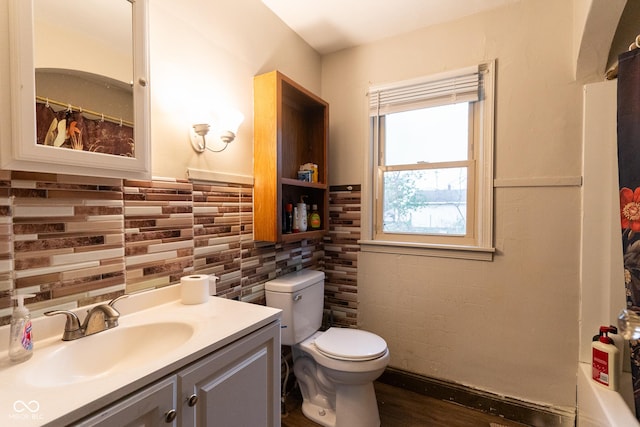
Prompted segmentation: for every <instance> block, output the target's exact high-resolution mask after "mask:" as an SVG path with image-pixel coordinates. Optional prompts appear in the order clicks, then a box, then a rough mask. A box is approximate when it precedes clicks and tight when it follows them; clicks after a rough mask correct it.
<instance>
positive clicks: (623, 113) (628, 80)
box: [618, 49, 640, 419]
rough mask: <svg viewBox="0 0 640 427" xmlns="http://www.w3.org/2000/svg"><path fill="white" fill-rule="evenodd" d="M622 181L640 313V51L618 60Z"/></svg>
mask: <svg viewBox="0 0 640 427" xmlns="http://www.w3.org/2000/svg"><path fill="white" fill-rule="evenodd" d="M618 64H619V65H618V178H619V181H620V220H621V230H622V251H623V258H624V277H625V280H624V281H625V291H626V299H627V307H628V308H630V309H633V310H640V49H636V50H632V51H630V52H625V53H623V54H622V55H620V57H619V58H618ZM630 348H631V373H632V377H633V395H634V400H635V404H636V418H638V419H640V341H631V342H630Z"/></svg>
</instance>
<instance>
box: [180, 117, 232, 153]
mask: <svg viewBox="0 0 640 427" xmlns="http://www.w3.org/2000/svg"><path fill="white" fill-rule="evenodd" d="M243 120H244V116H243V115H242V113H240V112H239V111H237V110H233V111H229V112H228V113H227V114H225V115H222V116H221V117H220V120H219V125H218V126H216V128H214V130H213V132H212V133H213V135H214V139H215V137H217V139H219V140H220V141H221V142H223V143H224V147H222V148H221V149H219V150H214V149H213V148H211V147H208V146H207V135H208V134H209V130H210V129H211V126H210V125H209V124H208V123H197V124H195V125H193V127H192V129H191V130H190V132H189V136H190V137H191V147H193V149H194V151H195V152H196V153H204V150H209V151H211V152H213V153H219V152H221V151H224V150H225V149H226V148H227V147H228V146H229V143H231V142H232V141H233V140H234V139H236V133H237V132H238V128H239V127H240V124H241V123H242V121H243ZM216 129H221V130H220V131H216Z"/></svg>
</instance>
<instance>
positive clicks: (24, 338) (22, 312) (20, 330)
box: [9, 294, 35, 363]
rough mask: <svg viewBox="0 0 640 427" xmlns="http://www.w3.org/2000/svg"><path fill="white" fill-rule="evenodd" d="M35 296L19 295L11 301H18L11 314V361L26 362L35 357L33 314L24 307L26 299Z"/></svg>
mask: <svg viewBox="0 0 640 427" xmlns="http://www.w3.org/2000/svg"><path fill="white" fill-rule="evenodd" d="M33 297H35V295H33V294H18V295H14V296H12V297H11V299H14V300H17V301H18V306H17V307H15V308H14V309H13V313H12V314H11V331H10V333H9V359H11V361H12V362H15V363H18V362H24V361H25V360H28V359H29V358H30V357H31V356H33V336H32V332H31V314H30V313H29V310H28V309H27V308H26V307H25V306H24V299H25V298H33Z"/></svg>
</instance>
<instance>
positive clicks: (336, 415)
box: [293, 328, 389, 427]
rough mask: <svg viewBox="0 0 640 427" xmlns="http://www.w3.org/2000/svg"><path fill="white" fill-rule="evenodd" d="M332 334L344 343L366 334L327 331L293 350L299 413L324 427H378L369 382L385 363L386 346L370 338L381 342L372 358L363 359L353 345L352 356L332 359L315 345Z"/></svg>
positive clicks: (375, 404)
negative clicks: (342, 339)
mask: <svg viewBox="0 0 640 427" xmlns="http://www.w3.org/2000/svg"><path fill="white" fill-rule="evenodd" d="M336 332H339V333H341V335H343V336H344V338H345V339H346V338H348V336H349V335H351V333H355V334H354V335H355V336H354V338H355V341H357V338H358V333H362V332H363V333H367V334H369V333H368V332H364V331H360V330H356V329H342V328H329V329H328V330H327V331H326V332H317V333H315V334H313V335H312V336H311V337H309V338H307V339H306V340H304V341H303V342H301V343H299V344H297V345H295V346H293V357H294V359H293V370H294V373H295V376H296V378H297V379H298V383H299V384H300V390H301V392H302V398H303V402H302V412H303V414H304V415H305V416H306V417H307V418H309V419H311V420H313V421H315V422H316V423H318V424H320V425H323V426H325V427H336V426H337V427H341V426H344V427H346V426H352V427H360V426H361V427H365V426H379V425H380V417H379V414H378V403H377V401H376V396H375V390H374V387H373V381H375V380H376V379H377V378H378V377H379V376H380V375H381V374H382V373H383V372H384V370H385V368H386V366H387V364H388V363H389V350H388V349H387V347H386V343H385V342H384V340H382V338H380V337H378V336H377V335H374V334H371V335H372V336H373V337H376V338H378V339H379V340H380V341H381V342H380V345H381V347H379V351H377V352H376V353H377V354H376V355H375V356H370V357H367V358H365V357H363V356H362V352H359V351H358V349H359V348H358V346H357V343H356V345H354V347H353V348H354V350H355V351H353V353H355V354H354V355H351V356H349V355H348V354H345V353H344V352H343V353H341V354H340V355H339V356H337V357H336V355H334V356H333V357H332V355H329V354H326V352H324V351H323V350H322V349H321V348H319V346H318V344H317V341H322V338H323V335H326V334H334V333H336ZM324 338H326V337H324Z"/></svg>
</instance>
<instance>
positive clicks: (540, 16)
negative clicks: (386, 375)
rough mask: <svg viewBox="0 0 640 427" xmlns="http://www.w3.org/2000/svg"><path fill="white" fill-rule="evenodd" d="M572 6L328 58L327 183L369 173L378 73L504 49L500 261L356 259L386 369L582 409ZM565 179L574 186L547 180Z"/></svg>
mask: <svg viewBox="0 0 640 427" xmlns="http://www.w3.org/2000/svg"><path fill="white" fill-rule="evenodd" d="M573 13H574V10H573V7H572V4H571V2H564V1H563V2H558V1H555V0H523V1H522V2H521V3H518V4H515V5H512V6H508V7H506V8H503V9H499V10H493V11H490V12H487V13H484V14H481V15H476V16H472V17H468V18H464V19H462V20H459V21H456V22H452V23H449V24H445V25H441V26H437V27H433V28H428V29H424V30H421V31H417V32H414V33H410V34H407V35H404V36H401V37H397V38H392V39H387V40H384V41H380V42H377V43H373V44H370V45H366V46H362V47H358V48H354V49H349V50H344V51H341V52H337V53H335V54H332V55H328V56H326V57H324V58H323V62H322V96H323V97H324V98H325V99H327V100H328V101H329V103H330V104H331V124H332V125H331V143H330V164H331V177H330V179H331V184H357V183H363V182H364V176H363V169H364V161H363V160H362V158H363V153H364V145H365V143H366V142H367V138H368V137H367V117H366V108H365V99H366V97H365V94H366V91H367V86H368V85H369V84H370V83H376V84H377V83H383V82H388V81H394V80H401V79H408V78H413V77H418V76H422V75H428V74H431V73H437V72H439V71H443V70H450V69H455V68H457V67H463V66H467V65H473V64H476V63H478V62H481V61H484V60H488V59H493V58H495V59H496V60H497V73H496V75H497V82H496V87H497V91H496V92H497V93H496V95H497V97H496V119H495V122H496V143H495V149H496V152H495V177H496V187H497V188H496V190H495V246H496V249H497V253H496V256H495V260H494V261H493V262H480V261H461V260H451V259H441V258H428V257H419V256H401V255H391V254H372V253H361V254H360V256H359V259H358V262H359V269H358V298H359V323H360V325H361V326H362V327H363V328H365V329H369V330H372V331H374V332H376V333H378V334H380V335H381V336H383V337H384V338H385V339H386V340H387V342H388V343H389V346H390V350H391V366H394V367H398V368H402V369H406V370H409V371H411V372H416V373H419V374H424V375H429V376H433V377H437V378H442V379H446V380H450V381H455V382H458V383H462V384H466V385H469V386H472V387H477V388H480V389H484V390H488V391H491V392H494V393H499V394H505V395H508V396H513V397H517V398H522V399H524V400H527V401H532V402H538V403H543V404H548V405H553V406H555V407H559V408H573V407H574V405H575V375H576V366H577V365H576V364H577V353H578V304H579V261H580V258H579V256H580V246H579V244H580V215H581V213H580V187H579V182H580V175H581V108H582V100H581V96H582V87H581V84H580V83H576V82H574V78H573V72H574V63H573V60H574V59H573V58H574V54H573V46H574V44H573V38H574V32H573V28H572V25H571V23H572V17H573ZM565 178H566V179H567V181H568V182H573V183H574V184H570V185H567V186H547V184H548V183H549V182H551V183H561V182H564V180H565ZM514 183H516V186H511V185H512V184H514Z"/></svg>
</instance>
